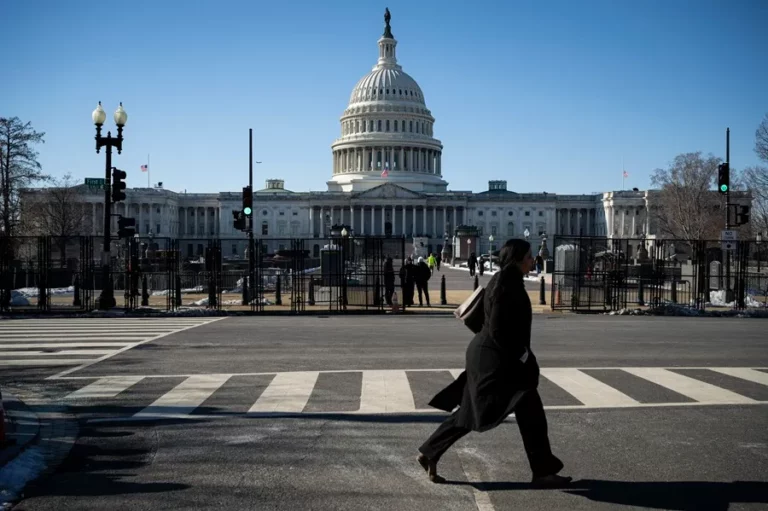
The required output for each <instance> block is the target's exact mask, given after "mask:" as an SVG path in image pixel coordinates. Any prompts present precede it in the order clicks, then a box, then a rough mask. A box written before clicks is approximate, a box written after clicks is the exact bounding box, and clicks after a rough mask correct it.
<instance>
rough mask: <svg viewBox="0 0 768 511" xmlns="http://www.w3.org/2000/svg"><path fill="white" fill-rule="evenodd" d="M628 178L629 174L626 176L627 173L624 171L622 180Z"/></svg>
mask: <svg viewBox="0 0 768 511" xmlns="http://www.w3.org/2000/svg"><path fill="white" fill-rule="evenodd" d="M628 177H629V174H628V173H627V171H626V170H625V171H624V179H626V178H628Z"/></svg>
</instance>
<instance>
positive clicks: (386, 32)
mask: <svg viewBox="0 0 768 511" xmlns="http://www.w3.org/2000/svg"><path fill="white" fill-rule="evenodd" d="M391 19H392V15H391V14H389V7H386V8H385V9H384V23H386V26H385V27H384V37H388V38H390V39H394V36H392V27H390V26H389V20H391Z"/></svg>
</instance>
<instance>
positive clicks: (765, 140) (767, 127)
mask: <svg viewBox="0 0 768 511" xmlns="http://www.w3.org/2000/svg"><path fill="white" fill-rule="evenodd" d="M755 152H756V153H757V156H759V157H760V159H761V160H763V161H768V114H765V117H763V121H762V122H761V123H760V126H758V127H757V131H755Z"/></svg>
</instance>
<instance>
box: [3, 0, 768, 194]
mask: <svg viewBox="0 0 768 511" xmlns="http://www.w3.org/2000/svg"><path fill="white" fill-rule="evenodd" d="M385 7H389V9H390V11H391V12H392V30H393V33H394V35H395V37H396V38H397V39H398V58H399V61H400V64H402V65H403V67H404V69H405V71H406V72H408V73H409V74H410V75H411V76H413V77H414V78H415V79H416V80H417V81H418V82H419V84H420V85H421V87H422V89H423V91H424V94H425V97H426V101H427V106H428V107H429V108H430V109H431V110H432V112H433V114H434V116H435V117H436V119H437V121H436V125H435V136H436V137H437V138H439V139H441V140H442V141H443V144H444V146H445V149H444V155H443V174H444V176H445V178H446V179H447V180H448V181H449V183H450V188H451V189H454V190H474V191H482V190H484V189H486V187H487V181H488V180H490V179H506V180H507V181H508V184H509V188H510V189H513V190H516V191H522V192H528V191H542V190H543V191H547V192H551V193H588V192H594V191H608V190H612V189H619V188H620V187H621V166H622V160H623V161H624V166H625V167H626V169H627V171H628V172H629V174H630V177H629V179H628V180H627V183H626V185H627V187H628V188H629V187H632V186H637V187H639V188H645V187H647V186H649V173H650V171H651V170H653V169H654V168H656V167H660V166H666V165H667V164H668V163H669V162H670V161H671V160H672V158H673V157H674V156H675V155H677V154H679V153H682V152H689V151H699V150H701V151H704V152H705V153H708V152H712V153H714V154H716V155H718V156H721V157H724V156H725V128H726V127H730V128H731V162H732V166H733V167H734V168H742V167H745V166H747V165H753V164H756V163H757V158H756V155H755V154H754V151H753V147H754V132H755V129H756V128H757V126H758V124H759V122H760V120H761V119H762V117H763V116H764V115H765V113H766V112H768V66H766V65H765V64H766V49H768V35H767V34H768V32H767V31H766V27H767V26H768V2H766V1H761V0H734V1H730V2H726V1H725V0H722V1H710V0H652V1H643V2H632V1H623V0H605V1H585V2H573V1H563V0H553V1H548V2H536V1H533V0H531V1H526V2H518V1H514V2H513V1H508V2H501V1H500V2H495V3H491V2H473V3H471V4H470V3H469V2H461V3H460V2H448V1H440V2H437V1H434V2H431V1H430V2H406V1H393V0H387V1H386V2H380V3H379V2H370V1H359V0H358V1H340V0H334V1H332V2H318V1H316V0H312V1H303V2H293V1H288V2H264V1H261V2H259V1H252V0H251V1H229V0H219V1H215V2H214V1H189V0H187V1H180V0H173V1H171V0H163V1H156V0H153V1H146V0H132V1H131V2H117V3H116V2H103V1H99V2H96V1H84V0H70V1H66V2H64V1H59V0H49V1H36V0H24V1H20V0H18V1H7V2H4V6H3V18H4V23H3V30H2V31H0V47H2V48H3V49H4V51H3V53H4V56H3V75H4V79H3V80H2V81H0V115H2V116H18V117H20V118H21V119H23V120H28V121H31V122H32V123H33V125H34V126H35V128H37V129H38V130H40V131H44V132H46V144H45V145H43V146H40V148H39V149H40V153H41V158H40V160H41V163H42V164H43V166H44V170H45V171H46V172H48V173H50V174H53V175H62V174H64V173H66V172H71V173H72V174H73V175H74V176H76V177H77V178H78V179H81V178H84V177H88V176H91V177H100V176H103V166H104V156H103V154H101V155H97V154H96V153H95V150H94V147H93V144H94V143H93V135H94V128H93V125H92V122H91V117H90V116H91V111H92V110H93V109H94V107H95V106H96V103H97V101H99V100H101V101H102V102H103V103H104V106H105V109H106V110H107V113H108V114H109V116H108V123H107V124H108V126H109V127H113V121H112V112H113V111H114V109H115V108H116V107H117V104H118V102H119V101H122V102H123V104H124V106H125V109H126V111H127V112H128V115H129V119H128V125H127V127H126V130H125V137H126V140H125V145H124V150H123V154H122V155H120V156H117V157H116V159H115V162H116V165H117V166H119V167H121V168H123V169H125V170H127V171H128V184H129V186H146V182H147V181H146V180H147V176H146V174H142V173H141V172H140V170H139V168H140V165H141V164H143V163H146V159H147V154H151V170H152V172H151V178H152V181H153V182H157V181H163V182H164V185H165V187H166V188H169V189H172V190H177V191H181V190H184V189H187V190H188V191H190V192H192V191H196V192H217V191H235V190H239V189H240V187H242V186H243V185H245V184H247V170H248V128H253V129H254V146H255V151H254V152H255V159H256V160H261V161H263V162H264V163H263V164H262V165H257V166H256V167H255V178H254V179H255V185H256V186H257V187H261V186H262V185H263V182H264V179H265V178H282V179H285V181H286V187H287V188H289V189H293V190H296V191H306V190H325V189H326V186H325V182H326V181H327V180H328V179H329V178H330V177H331V161H332V159H331V150H330V145H331V143H332V142H333V140H334V139H335V138H337V137H338V136H339V133H340V127H339V116H340V115H341V113H342V111H343V110H344V108H345V107H346V105H347V102H348V100H349V94H350V92H351V90H352V87H353V86H354V85H355V83H356V82H357V81H358V79H360V77H362V76H363V75H364V74H366V73H367V72H368V71H370V69H371V67H372V66H373V65H374V64H375V62H376V57H377V46H376V40H377V39H378V37H379V36H380V35H381V33H382V30H383V12H384V8H385Z"/></svg>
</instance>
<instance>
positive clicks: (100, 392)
mask: <svg viewBox="0 0 768 511" xmlns="http://www.w3.org/2000/svg"><path fill="white" fill-rule="evenodd" d="M143 379H144V378H142V377H141V376H109V377H107V378H99V379H98V380H96V381H95V382H93V383H91V384H90V385H86V386H85V387H83V388H81V389H78V390H76V391H74V392H72V393H71V394H69V395H67V396H66V397H65V398H64V399H89V398H106V397H115V396H116V395H118V394H120V393H121V392H123V391H124V390H126V389H128V388H129V387H131V386H133V385H135V384H137V383H139V382H140V381H141V380H143Z"/></svg>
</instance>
